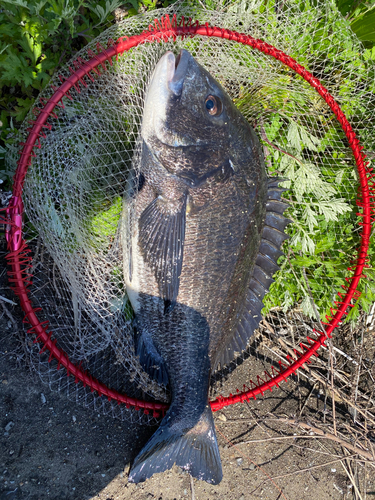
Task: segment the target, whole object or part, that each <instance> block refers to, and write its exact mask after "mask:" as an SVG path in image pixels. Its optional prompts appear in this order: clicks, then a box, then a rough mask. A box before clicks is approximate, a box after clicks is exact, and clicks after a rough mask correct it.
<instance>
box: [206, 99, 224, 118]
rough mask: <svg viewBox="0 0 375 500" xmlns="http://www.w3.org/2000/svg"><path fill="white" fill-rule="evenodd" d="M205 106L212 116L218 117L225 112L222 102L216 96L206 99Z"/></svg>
mask: <svg viewBox="0 0 375 500" xmlns="http://www.w3.org/2000/svg"><path fill="white" fill-rule="evenodd" d="M205 106H206V109H207V111H208V113H209V114H210V115H211V116H218V115H220V114H221V112H222V110H223V106H222V104H221V100H220V99H219V98H218V97H216V96H214V95H209V96H207V97H206V101H205Z"/></svg>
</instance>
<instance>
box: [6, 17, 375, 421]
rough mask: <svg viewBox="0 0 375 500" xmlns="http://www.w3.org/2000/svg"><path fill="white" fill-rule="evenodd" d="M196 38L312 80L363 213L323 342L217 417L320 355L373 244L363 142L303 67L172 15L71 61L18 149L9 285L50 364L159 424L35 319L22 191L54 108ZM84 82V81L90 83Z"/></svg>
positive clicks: (269, 49)
mask: <svg viewBox="0 0 375 500" xmlns="http://www.w3.org/2000/svg"><path fill="white" fill-rule="evenodd" d="M195 35H200V36H203V37H216V38H223V39H227V40H230V41H233V42H237V43H240V44H243V45H247V46H249V47H251V48H253V49H256V50H258V51H260V52H263V53H264V54H266V55H269V56H271V57H273V58H275V59H277V60H279V61H280V62H281V63H283V64H284V65H286V66H288V67H289V68H291V69H292V70H293V71H294V72H295V73H297V74H299V75H300V76H301V77H302V78H303V79H304V80H305V81H307V82H308V83H309V84H310V85H311V87H313V88H314V89H315V90H316V91H317V92H318V93H319V94H320V96H321V97H322V98H323V99H324V100H325V102H326V103H327V104H328V106H329V107H330V109H331V110H332V111H333V113H334V114H335V116H336V118H337V120H338V121H339V123H340V125H341V127H342V129H343V131H344V133H345V136H346V138H347V140H348V143H349V145H350V148H351V150H352V152H353V155H354V159H355V162H356V166H357V171H358V178H359V185H360V186H359V187H360V192H359V195H358V199H357V206H358V209H359V211H358V213H357V214H356V215H357V216H358V217H360V218H361V222H359V225H360V226H361V237H360V238H361V243H360V248H359V250H358V256H357V259H356V262H354V263H352V265H351V266H350V267H349V268H348V270H349V271H350V272H351V273H352V275H351V276H350V277H347V278H346V281H347V285H342V288H343V290H342V291H340V292H337V296H338V300H334V304H333V306H332V307H331V315H330V317H327V322H325V323H324V326H323V324H322V325H321V326H322V328H321V330H322V331H319V330H314V333H315V334H316V335H317V336H318V338H317V339H312V338H311V337H306V342H305V343H303V342H301V343H300V344H299V348H300V350H298V349H294V354H295V358H296V359H294V360H293V359H291V357H290V356H287V361H288V364H286V363H284V362H282V361H279V362H278V363H279V368H278V369H277V368H275V367H274V366H272V369H271V373H269V371H265V372H264V374H262V376H259V375H258V376H257V380H256V382H253V381H252V380H251V381H250V384H249V385H250V387H246V386H244V389H245V390H243V391H242V392H240V391H239V390H238V389H237V394H235V395H233V394H230V395H229V396H227V397H222V396H219V397H218V398H216V399H215V400H214V401H211V402H210V405H211V408H212V410H213V411H217V410H219V409H221V408H223V407H225V406H228V405H231V404H235V403H237V402H243V401H247V400H249V399H250V398H254V399H256V396H258V395H259V394H261V395H263V393H264V392H265V391H267V390H270V391H272V388H273V387H275V386H276V387H278V386H279V384H280V383H281V382H282V381H286V380H287V378H288V377H289V376H290V375H292V374H294V373H296V371H297V370H298V369H299V368H301V367H304V365H305V363H306V364H308V363H309V359H310V358H311V356H313V355H315V356H317V355H318V354H317V351H318V349H319V348H320V347H321V346H322V345H324V344H325V343H326V341H327V340H328V339H329V338H331V337H332V335H333V331H334V329H335V328H336V327H337V326H338V325H339V324H340V322H341V320H342V317H343V316H344V315H345V314H347V313H348V310H349V309H350V308H351V307H353V306H354V304H353V303H352V301H353V300H354V301H356V300H358V298H359V296H360V292H359V291H358V290H357V287H358V284H359V281H360V280H361V279H363V278H366V276H365V275H364V274H363V271H364V268H366V266H367V262H368V258H367V252H368V248H369V238H370V234H371V229H372V225H373V223H374V209H375V201H374V200H375V181H374V178H375V173H373V169H372V168H370V167H369V163H368V162H366V161H365V158H366V156H365V155H364V153H362V147H361V145H360V143H359V140H358V138H357V137H356V134H355V133H354V131H353V129H352V127H351V125H350V123H349V122H348V120H347V119H346V117H345V114H344V113H343V112H342V110H341V108H340V106H339V105H338V103H337V102H336V101H335V99H334V98H333V97H332V95H331V94H330V93H329V92H328V90H327V89H326V88H325V87H324V86H323V85H322V84H321V83H320V81H319V80H318V79H317V78H315V77H314V76H313V75H312V74H311V73H309V72H308V71H307V70H306V69H305V68H304V67H303V66H301V65H300V64H298V63H297V61H295V60H294V59H293V58H291V57H290V56H288V55H287V54H286V53H284V52H283V51H281V50H279V49H277V48H276V47H274V46H273V45H270V44H268V43H267V42H264V41H262V40H260V39H256V38H253V37H252V36H250V35H246V34H242V33H238V32H236V31H232V30H229V29H224V28H220V27H216V26H210V25H209V23H205V24H199V22H198V21H195V22H193V21H192V19H191V18H189V19H188V20H185V18H184V17H181V18H180V20H178V19H177V16H176V15H174V16H173V17H172V19H170V17H169V15H168V14H166V15H165V16H163V17H161V18H160V20H159V19H155V20H154V24H153V25H149V29H148V30H146V31H143V32H142V33H141V34H139V35H134V36H131V37H126V36H124V37H120V38H119V39H118V40H117V41H116V42H114V41H113V40H111V39H110V40H109V41H108V44H107V48H104V47H102V46H101V45H100V44H97V47H96V49H97V52H96V53H94V52H93V51H92V50H90V51H89V52H88V54H89V56H90V57H91V59H89V60H84V59H83V58H81V57H78V58H77V59H76V60H74V61H73V64H72V66H70V67H69V70H70V73H71V75H70V76H69V77H68V78H67V79H65V80H64V79H63V78H62V77H61V76H60V80H61V85H60V86H59V87H53V90H54V94H53V95H52V97H51V98H50V99H48V100H47V99H45V98H41V104H42V105H43V108H34V110H33V111H34V114H35V119H34V120H32V121H31V122H30V125H31V127H30V128H29V129H28V132H29V134H28V137H27V139H26V142H25V143H21V144H20V145H21V146H22V150H21V151H20V158H19V160H18V163H17V171H16V174H15V177H14V187H13V196H12V199H11V200H10V203H9V206H8V208H7V209H6V221H5V223H6V224H7V227H6V239H7V243H8V249H9V254H8V256H7V259H8V262H9V265H10V270H9V271H8V275H9V281H10V283H11V284H12V289H13V291H14V292H15V294H16V295H17V296H18V297H19V299H20V304H21V307H22V309H23V311H24V313H25V318H24V322H25V323H29V324H30V325H31V328H29V329H28V331H27V333H28V334H35V335H36V338H35V340H34V342H41V343H42V344H43V347H42V349H41V351H40V352H41V353H42V352H44V351H49V361H52V359H55V360H57V368H58V369H59V368H60V366H63V367H64V368H65V370H66V373H67V375H68V376H69V375H72V376H73V377H74V379H75V382H76V383H79V382H80V383H82V384H83V386H85V387H86V386H87V387H89V388H90V389H91V391H92V392H94V391H95V392H96V393H97V394H98V395H99V396H102V395H103V396H106V397H107V398H108V400H109V401H111V400H114V401H117V402H118V404H124V405H126V407H127V408H134V409H135V410H139V409H142V410H143V412H144V413H145V414H149V413H151V412H152V414H153V416H154V417H156V418H157V417H159V416H160V414H164V413H165V411H166V410H167V408H168V405H166V404H164V403H158V402H149V401H143V400H141V399H136V398H132V397H129V396H127V395H126V394H120V393H118V392H116V391H114V390H112V389H110V388H108V387H107V386H106V385H105V384H103V383H101V382H100V381H98V380H96V379H95V378H94V377H92V376H91V375H90V374H89V373H87V372H86V371H84V370H82V369H81V367H80V366H77V365H75V364H74V363H72V362H71V361H70V359H69V357H68V355H67V354H66V353H65V352H64V351H63V350H61V349H60V348H59V347H58V346H57V340H53V339H52V336H53V331H50V329H49V323H48V321H40V320H39V319H38V315H37V313H38V312H40V310H41V309H40V308H35V307H33V305H32V303H31V300H30V297H29V290H28V287H29V286H30V285H31V283H32V273H31V272H30V268H31V261H32V257H31V255H30V253H31V250H30V249H29V248H28V245H27V243H26V241H25V240H24V239H23V233H22V215H23V212H24V208H23V201H22V191H23V184H24V181H25V177H26V173H27V170H28V167H29V166H30V165H31V162H32V157H35V152H34V148H41V142H40V138H41V137H43V138H44V137H45V134H44V132H45V131H46V130H51V128H52V124H51V121H52V120H53V119H57V115H56V113H55V112H54V110H55V108H56V107H60V108H64V103H63V97H67V98H69V99H71V100H73V98H72V96H71V95H70V93H69V91H70V90H71V89H72V88H73V87H74V88H75V90H76V91H77V92H78V93H79V92H80V86H82V87H86V86H87V85H88V84H89V81H91V82H93V81H94V79H95V74H98V73H99V74H100V71H106V70H107V66H106V65H107V64H110V65H112V64H113V62H112V59H113V58H116V60H117V58H118V57H120V56H122V55H123V54H124V53H126V51H128V50H129V49H131V48H133V47H136V46H138V45H140V44H144V43H155V42H160V43H163V42H170V41H172V40H173V41H176V39H177V37H181V38H182V39H183V38H184V37H194V36H195ZM85 77H86V78H87V80H85ZM43 129H44V130H43Z"/></svg>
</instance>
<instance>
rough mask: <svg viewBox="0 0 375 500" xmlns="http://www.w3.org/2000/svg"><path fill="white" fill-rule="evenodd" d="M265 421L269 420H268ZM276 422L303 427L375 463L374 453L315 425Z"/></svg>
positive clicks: (282, 419) (288, 421)
mask: <svg viewBox="0 0 375 500" xmlns="http://www.w3.org/2000/svg"><path fill="white" fill-rule="evenodd" d="M265 420H269V419H267V418H266V419H265ZM276 420H278V421H279V422H284V423H286V424H290V425H297V426H300V427H302V428H303V429H307V430H309V431H312V432H315V433H316V434H317V435H318V436H322V437H325V438H327V439H330V440H332V441H335V442H336V443H339V444H341V445H342V446H345V448H347V449H348V450H351V451H352V452H354V453H357V454H358V455H362V456H363V457H366V458H367V459H368V460H369V461H370V462H375V456H374V455H373V454H372V453H369V452H368V451H366V450H363V449H362V448H358V447H357V446H354V445H352V444H351V443H348V442H347V441H344V440H343V439H341V438H339V437H338V436H335V435H334V434H331V433H330V432H325V431H323V430H322V429H319V428H318V427H314V426H313V425H311V424H307V423H305V422H300V421H298V420H297V419H294V418H277V419H276Z"/></svg>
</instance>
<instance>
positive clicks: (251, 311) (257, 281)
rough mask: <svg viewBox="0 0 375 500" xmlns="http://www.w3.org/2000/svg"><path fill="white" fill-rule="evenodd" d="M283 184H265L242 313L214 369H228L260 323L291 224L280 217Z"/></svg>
mask: <svg viewBox="0 0 375 500" xmlns="http://www.w3.org/2000/svg"><path fill="white" fill-rule="evenodd" d="M284 180H285V179H279V178H271V179H269V180H268V191H267V194H268V201H267V204H266V219H265V226H264V228H263V232H262V238H261V241H260V246H259V252H258V255H257V257H256V260H255V265H254V270H253V275H252V277H251V280H250V283H249V289H248V292H247V296H246V301H245V305H244V311H243V313H242V315H241V318H240V319H239V322H238V324H237V327H236V330H235V332H234V333H233V336H232V337H231V340H230V342H229V343H228V344H227V346H226V347H225V348H224V349H223V351H222V353H221V355H220V357H219V358H218V361H217V364H216V366H217V365H218V364H220V366H221V367H223V366H225V365H228V364H229V363H230V362H231V361H232V360H233V359H234V358H235V357H236V355H235V353H241V352H242V351H244V350H245V349H246V347H247V343H248V341H249V339H250V337H251V336H252V335H253V333H254V331H255V330H256V329H257V328H258V326H259V323H260V321H261V319H262V315H261V311H262V309H263V298H264V296H265V294H266V293H267V292H268V290H269V288H270V286H271V283H273V281H274V280H273V279H272V276H273V274H275V272H276V271H277V270H278V269H279V266H278V265H277V261H278V259H279V257H280V256H281V255H283V252H282V251H281V250H280V247H281V245H282V243H283V242H284V241H285V240H286V239H287V238H288V235H287V234H285V232H284V229H285V227H286V226H287V225H288V224H289V223H290V222H291V221H290V220H289V219H287V218H285V217H284V215H283V213H284V211H285V210H286V209H287V207H288V204H287V203H284V202H282V201H281V196H282V193H283V192H284V191H285V189H284V188H281V187H279V183H280V182H283V181H284ZM214 368H216V367H214Z"/></svg>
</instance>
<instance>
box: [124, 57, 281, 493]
mask: <svg viewBox="0 0 375 500" xmlns="http://www.w3.org/2000/svg"><path fill="white" fill-rule="evenodd" d="M139 147H140V153H139V161H138V162H136V165H134V167H133V169H132V172H131V175H130V178H129V182H128V187H127V189H126V194H125V196H124V211H123V226H122V227H123V229H122V233H123V236H122V237H123V254H124V260H123V262H124V271H123V272H124V280H125V283H126V291H127V295H128V298H129V300H130V303H131V305H132V307H133V310H134V344H135V350H136V354H137V356H139V361H140V364H141V366H142V367H143V369H144V370H145V371H146V372H147V373H148V374H149V375H150V377H152V378H153V379H155V380H156V381H157V382H159V383H160V384H163V385H164V386H168V387H169V390H170V395H171V396H170V406H169V409H168V411H167V412H166V414H165V416H164V418H163V419H162V421H161V423H160V426H159V428H158V429H157V430H156V432H155V433H154V434H153V435H152V436H151V438H150V439H149V441H148V442H147V443H146V444H145V446H144V447H143V448H142V449H141V451H140V452H139V454H138V455H137V456H136V458H135V460H134V462H133V465H132V467H131V469H130V472H129V478H128V480H129V481H130V482H134V483H139V482H143V481H145V480H146V479H147V478H149V477H151V476H152V475H153V474H154V473H158V472H163V471H165V470H168V469H170V468H171V467H172V466H173V465H174V464H176V465H177V466H178V467H180V468H181V469H182V470H185V471H187V472H188V473H189V474H190V475H191V476H193V477H195V478H197V479H201V480H204V481H206V482H208V483H211V484H218V483H219V482H220V481H221V479H222V477H223V473H222V465H221V459H220V452H219V447H218V442H217V438H216V433H215V426H214V421H213V415H212V411H211V407H210V404H209V399H208V393H209V385H210V377H211V374H212V373H213V372H214V371H215V370H216V369H217V368H218V367H219V366H220V367H224V366H225V365H227V364H228V363H230V362H231V361H232V360H233V358H234V357H235V356H236V353H241V352H242V351H243V350H244V349H246V346H247V344H248V340H249V338H250V337H251V335H252V334H253V333H254V331H255V330H256V328H257V327H258V325H259V322H260V320H261V310H262V308H263V303H262V299H263V297H264V295H265V293H266V292H267V291H268V289H269V286H270V285H271V283H272V281H273V279H272V275H273V273H274V272H275V271H276V270H277V269H279V267H278V265H277V260H278V258H279V257H280V256H281V255H282V251H281V250H280V246H281V244H282V243H283V241H284V240H285V239H286V238H287V235H286V234H285V232H284V230H285V227H286V225H287V224H288V220H287V219H286V218H285V217H284V216H283V213H284V210H285V209H286V208H287V204H286V203H285V202H284V201H283V200H282V197H281V196H282V193H283V191H284V189H283V188H281V187H280V186H279V183H280V179H274V178H270V179H268V178H267V174H266V169H265V164H264V158H263V154H262V147H261V144H260V142H259V139H258V137H257V135H256V133H255V132H254V130H253V128H252V127H251V126H250V124H249V123H248V121H247V120H246V119H245V118H244V117H243V116H242V114H241V113H240V112H239V110H238V109H237V108H236V106H235V105H234V103H233V101H232V99H231V98H230V96H229V95H228V94H227V92H226V91H225V90H224V89H223V87H222V86H221V85H220V84H219V82H218V81H217V80H215V78H213V76H212V75H211V74H210V73H209V72H208V71H207V70H206V69H205V68H204V67H202V66H201V65H200V64H199V63H198V62H197V61H196V59H195V58H194V57H193V56H192V55H191V54H190V52H188V51H187V50H181V51H180V53H179V54H178V56H177V57H176V56H175V55H174V53H173V52H171V51H168V52H166V53H165V54H164V55H163V56H162V57H161V59H160V60H159V62H158V63H157V65H156V67H155V69H154V72H153V74H152V76H151V80H150V83H149V86H148V88H147V91H146V95H145V100H144V109H143V118H142V123H141V130H140V146H139Z"/></svg>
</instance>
